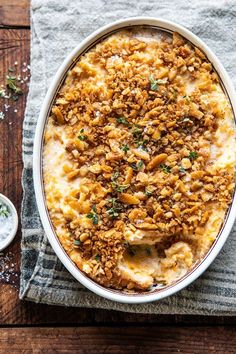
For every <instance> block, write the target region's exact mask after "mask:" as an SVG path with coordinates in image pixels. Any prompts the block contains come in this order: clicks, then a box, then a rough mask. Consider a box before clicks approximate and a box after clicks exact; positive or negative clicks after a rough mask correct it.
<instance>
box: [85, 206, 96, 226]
mask: <svg viewBox="0 0 236 354" xmlns="http://www.w3.org/2000/svg"><path fill="white" fill-rule="evenodd" d="M92 210H93V211H94V212H90V213H88V214H87V215H86V216H87V218H88V219H91V220H92V222H93V225H97V224H98V221H99V217H98V214H97V208H96V206H95V205H94V206H93V207H92Z"/></svg>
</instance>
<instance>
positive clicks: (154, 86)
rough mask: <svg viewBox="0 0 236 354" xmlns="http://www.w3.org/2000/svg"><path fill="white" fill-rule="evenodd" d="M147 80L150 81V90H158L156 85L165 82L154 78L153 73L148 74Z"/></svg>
mask: <svg viewBox="0 0 236 354" xmlns="http://www.w3.org/2000/svg"><path fill="white" fill-rule="evenodd" d="M149 81H150V84H151V90H152V91H158V90H159V86H158V85H161V84H166V80H162V79H157V80H155V79H154V77H153V75H150V76H149Z"/></svg>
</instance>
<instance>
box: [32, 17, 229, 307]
mask: <svg viewBox="0 0 236 354" xmlns="http://www.w3.org/2000/svg"><path fill="white" fill-rule="evenodd" d="M142 25H145V26H152V27H155V28H157V29H160V30H164V31H167V32H178V33H179V34H180V35H182V36H183V37H185V38H186V39H187V40H189V41H190V42H191V43H192V44H193V45H195V46H196V47H198V48H199V49H201V50H202V51H203V52H204V53H205V55H206V57H207V58H208V60H209V61H210V62H211V63H212V65H213V66H214V69H215V71H216V72H217V73H218V75H219V77H220V79H221V84H222V87H223V88H224V90H225V93H226V94H227V96H228V98H229V101H230V103H231V106H232V110H233V114H234V117H235V113H236V103H235V102H234V97H235V92H234V88H233V85H232V83H231V80H230V78H229V76H228V74H227V73H226V71H225V69H224V67H223V66H222V64H221V63H220V61H219V60H218V59H217V57H216V56H215V55H214V53H213V52H212V51H211V50H210V48H209V47H207V46H206V44H204V43H203V42H202V41H201V40H200V39H199V38H198V37H197V36H195V35H194V34H193V33H191V32H190V31H188V30H187V29H185V28H183V27H182V26H180V25H177V24H175V23H173V22H170V21H165V20H162V19H156V18H150V17H136V18H128V19H123V20H120V21H116V22H114V23H112V24H109V25H106V26H104V27H102V28H100V29H99V30H97V31H95V32H94V33H92V34H91V35H89V36H88V37H87V38H86V39H85V40H83V41H82V42H81V43H80V44H79V45H78V46H77V47H76V48H75V49H74V50H73V51H72V52H71V53H70V54H69V55H68V56H67V58H66V59H65V60H64V62H63V63H62V65H61V66H60V68H59V70H58V71H57V73H56V75H55V77H54V79H53V80H52V83H51V85H50V87H49V90H48V92H47V95H46V97H45V99H44V102H43V105H42V108H41V112H40V116H39V119H38V123H37V127H36V133H35V140H34V152H33V177H34V188H35V194H36V200H37V205H38V209H39V214H40V217H41V220H42V224H43V227H44V229H45V232H46V235H47V237H48V240H49V242H50V243H51V245H52V247H53V249H54V251H55V253H56V254H57V256H58V257H59V259H60V260H61V262H62V263H63V264H64V266H65V267H66V268H67V269H68V271H69V272H70V273H71V274H72V275H73V276H74V277H75V278H76V279H77V280H78V281H79V282H80V283H81V284H83V285H84V286H86V287H87V288H88V289H89V290H91V291H93V292H94V293H96V294H98V295H100V296H103V297H105V298H107V299H110V300H113V301H118V302H123V303H132V304H135V303H136V304H137V303H144V302H151V301H155V300H160V299H162V298H164V297H166V296H170V295H172V294H174V293H176V292H178V291H179V290H181V289H183V288H185V287H186V286H187V285H189V284H190V283H192V282H193V281H194V280H195V279H197V278H198V277H199V276H200V275H201V274H202V273H203V272H204V271H205V270H206V269H207V267H208V266H209V265H210V264H211V263H212V261H213V260H214V259H215V257H216V256H217V254H218V253H219V251H220V250H221V248H222V246H223V245H224V243H225V241H226V239H227V237H228V235H229V233H230V231H231V228H232V226H233V223H234V220H235V216H236V197H235V193H234V196H233V199H232V204H231V206H230V207H229V210H228V213H227V215H226V217H225V221H224V224H223V226H222V228H221V230H220V232H219V234H218V236H217V238H216V240H215V242H214V243H213V245H212V247H211V248H210V250H209V251H208V253H207V254H206V255H205V257H204V258H203V259H202V261H201V262H200V263H199V264H197V265H196V266H195V267H194V268H193V269H192V270H191V271H190V272H188V273H187V274H186V275H185V276H184V277H183V278H181V279H179V280H178V281H177V282H175V283H174V284H171V285H169V286H166V287H164V288H161V289H155V290H154V291H151V292H145V293H135V294H127V293H122V292H121V291H117V290H113V289H108V288H105V287H103V286H101V285H99V284H97V283H96V282H94V281H93V280H91V279H90V278H89V277H88V276H86V275H85V274H84V273H83V272H82V271H80V270H79V269H78V268H77V266H76V265H75V264H74V263H73V262H72V260H71V259H70V258H69V256H68V255H67V254H66V252H65V251H64V249H63V247H62V246H61V244H60V242H59V240H58V238H57V236H56V233H55V231H54V228H53V225H52V223H51V221H50V217H49V214H48V211H47V207H46V202H45V195H44V185H43V172H42V150H43V137H44V129H45V126H46V123H47V118H48V115H49V112H50V109H51V106H52V103H53V101H54V98H55V96H56V94H57V92H58V89H59V88H60V86H61V84H62V82H63V80H64V78H65V76H66V74H67V72H68V70H69V69H70V68H71V67H72V66H73V65H74V63H75V62H76V61H77V60H78V58H79V57H80V56H81V55H82V54H83V53H84V52H86V51H87V50H89V49H90V48H91V47H93V46H94V45H95V44H96V43H97V42H98V41H100V40H101V39H103V38H104V37H105V36H107V35H109V34H111V33H114V31H116V30H119V29H122V28H125V27H131V26H142Z"/></svg>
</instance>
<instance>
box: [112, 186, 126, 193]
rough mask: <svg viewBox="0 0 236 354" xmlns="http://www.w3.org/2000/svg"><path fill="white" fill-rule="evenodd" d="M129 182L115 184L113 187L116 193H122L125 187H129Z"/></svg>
mask: <svg viewBox="0 0 236 354" xmlns="http://www.w3.org/2000/svg"><path fill="white" fill-rule="evenodd" d="M129 186H130V185H129V184H123V185H122V184H120V185H119V184H117V185H116V186H115V187H114V189H115V190H116V191H117V192H118V193H123V192H124V191H125V190H126V189H127V188H129Z"/></svg>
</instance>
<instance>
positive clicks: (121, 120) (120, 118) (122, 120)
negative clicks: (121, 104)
mask: <svg viewBox="0 0 236 354" xmlns="http://www.w3.org/2000/svg"><path fill="white" fill-rule="evenodd" d="M116 121H117V123H120V124H124V125H130V124H129V122H128V121H127V119H126V118H125V117H118V118H116Z"/></svg>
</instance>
